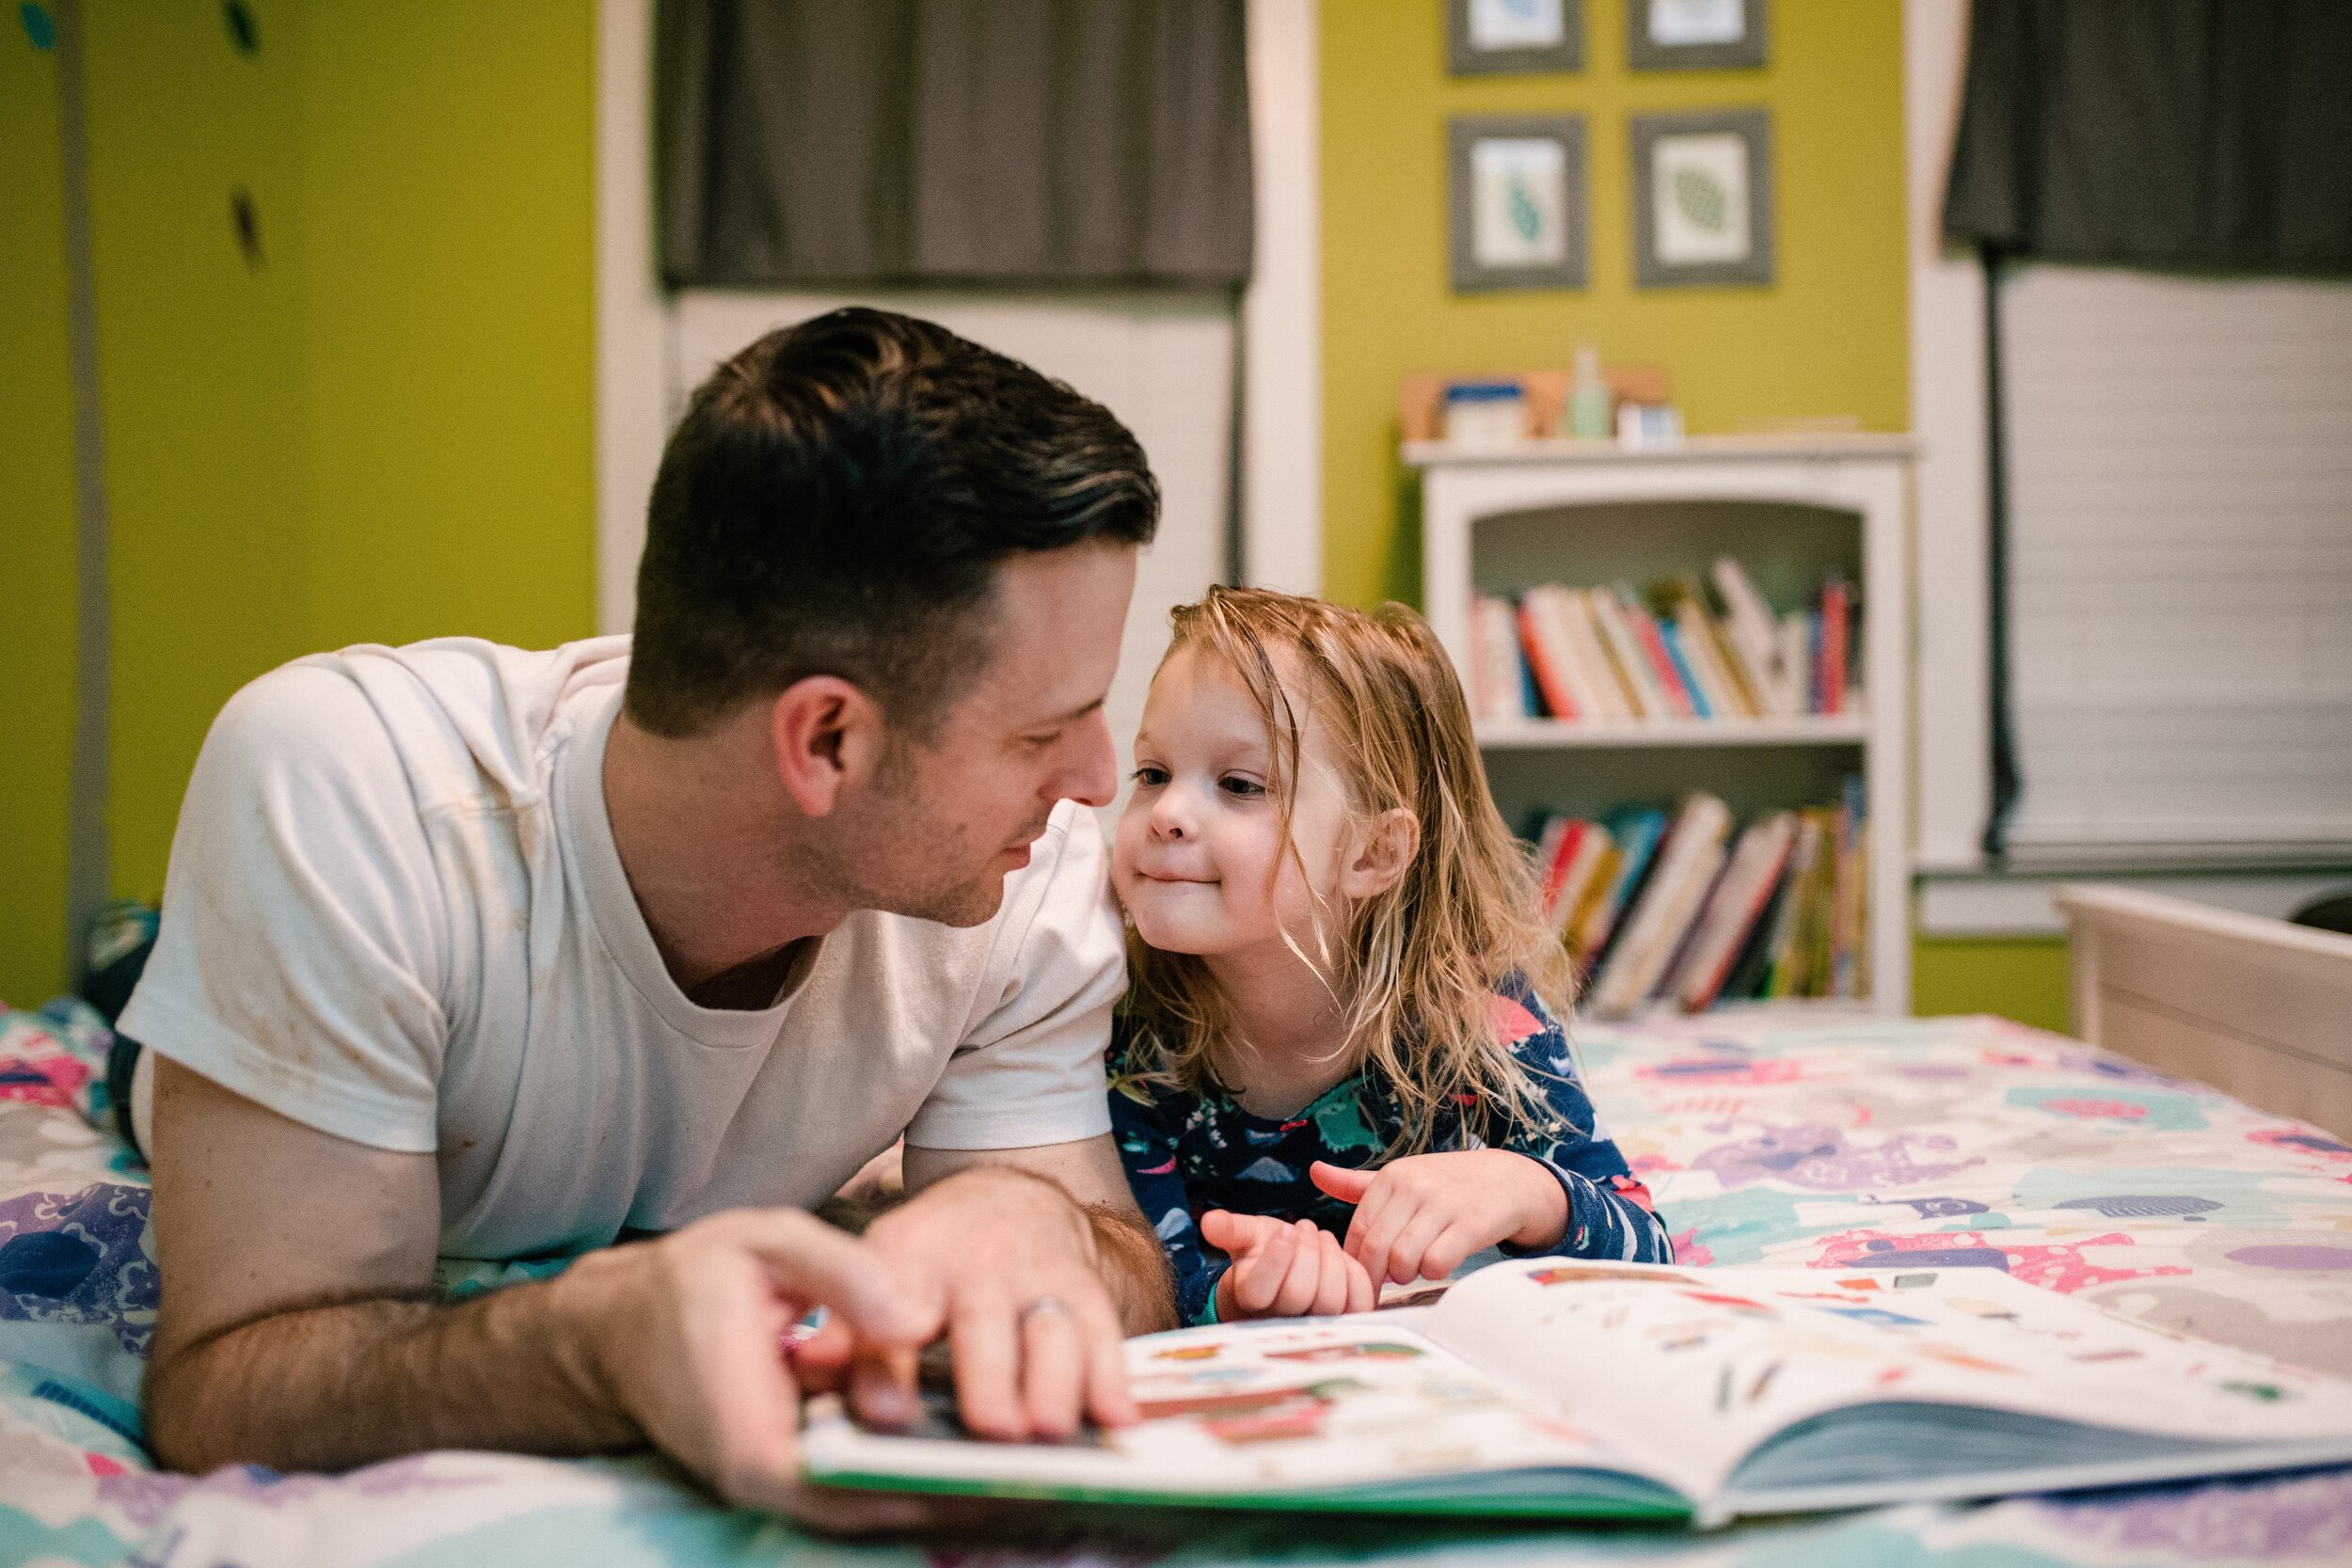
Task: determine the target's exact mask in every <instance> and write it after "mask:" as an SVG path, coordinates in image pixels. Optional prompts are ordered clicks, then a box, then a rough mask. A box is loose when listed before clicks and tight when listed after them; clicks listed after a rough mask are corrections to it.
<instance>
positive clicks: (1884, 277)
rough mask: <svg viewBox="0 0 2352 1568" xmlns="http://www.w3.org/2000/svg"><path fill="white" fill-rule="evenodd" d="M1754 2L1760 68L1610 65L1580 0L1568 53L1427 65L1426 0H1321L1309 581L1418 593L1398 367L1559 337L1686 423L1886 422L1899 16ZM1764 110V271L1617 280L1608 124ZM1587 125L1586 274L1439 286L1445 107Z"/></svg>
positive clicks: (1350, 590)
mask: <svg viewBox="0 0 2352 1568" xmlns="http://www.w3.org/2000/svg"><path fill="white" fill-rule="evenodd" d="M1770 9H1771V15H1772V37H1771V61H1772V63H1771V64H1770V65H1769V66H1767V67H1766V68H1765V69H1763V70H1761V71H1672V72H1664V71H1628V70H1627V69H1626V65H1625V55H1626V40H1625V12H1626V6H1625V4H1624V0H1586V3H1585V5H1584V7H1583V12H1584V19H1585V21H1584V25H1585V61H1586V64H1585V68H1584V69H1583V70H1582V71H1577V72H1571V73H1562V74H1547V75H1529V76H1483V77H1482V76H1469V77H1454V76H1449V75H1447V74H1446V70H1445V31H1444V28H1445V8H1444V5H1443V0H1347V3H1346V4H1344V5H1326V6H1325V7H1323V8H1322V13H1321V15H1322V23H1321V25H1322V52H1323V54H1322V116H1323V123H1322V129H1323V153H1322V157H1323V167H1322V173H1323V342H1324V348H1323V372H1324V505H1325V512H1324V526H1325V546H1324V548H1325V581H1326V583H1327V592H1328V593H1329V594H1331V596H1332V597H1334V598H1338V599H1343V600H1346V601H1349V602H1353V603H1366V602H1370V601H1372V600H1375V599H1377V598H1381V597H1388V596H1396V597H1404V598H1408V599H1409V598H1414V597H1417V595H1418V594H1419V591H1420V582H1421V562H1420V551H1421V541H1420V538H1419V531H1418V524H1417V520H1415V519H1413V518H1412V517H1410V516H1409V515H1408V513H1409V501H1408V498H1407V496H1406V484H1405V476H1404V474H1403V472H1402V470H1401V468H1400V467H1399V466H1398V463H1397V460H1396V442H1397V430H1396V394H1397V381H1398V378H1399V377H1400V376H1402V375H1403V374H1405V373H1406V372H1408V371H1414V370H1430V371H1439V372H1498V371H1511V370H1518V369H1523V368H1530V367H1541V366H1553V367H1563V368H1565V366H1566V365H1567V364H1568V362H1569V360H1570V359H1571V357H1572V356H1573V355H1574V352H1575V348H1576V345H1577V344H1578V343H1580V342H1590V343H1594V344H1596V345H1597V346H1598V347H1599V349H1600V351H1601V356H1602V357H1603V358H1604V359H1606V360H1608V361H1610V362H1611V363H1629V364H1658V365H1663V366H1664V367H1665V368H1666V370H1667V372H1668V373H1669V374H1670V376H1671V377H1672V388H1673V395H1674V399H1675V402H1676V403H1677V404H1679V405H1680V406H1681V408H1682V410H1683V413H1684V416H1685V419H1686V420H1687V421H1688V425H1689V428H1690V429H1691V430H1692V432H1694V433H1695V432H1705V431H1725V430H1729V429H1732V428H1733V427H1735V426H1736V425H1738V424H1739V423H1740V422H1741V421H1742V420H1754V419H1772V418H1780V417H1787V416H1795V415H1829V414H1843V415H1852V416H1854V417H1856V418H1857V419H1859V420H1861V421H1862V423H1863V425H1864V427H1865V428H1867V429H1871V430H1903V429H1906V428H1908V426H1909V420H1910V413H1909V406H1908V401H1907V391H1906V386H1905V376H1906V373H1907V372H1906V357H1905V334H1906V318H1905V315H1904V310H1905V302H1904V278H1905V262H1904V249H1903V154H1902V8H1901V7H1899V6H1898V5H1894V4H1891V3H1890V0H1799V3H1796V4H1783V5H1775V6H1773V7H1772V8H1770ZM1753 104H1764V105H1767V106H1769V107H1770V108H1771V109H1772V149H1773V166H1774V169H1773V193H1774V197H1775V200H1776V204H1777V205H1776V219H1775V225H1776V230H1777V235H1778V244H1777V251H1778V261H1777V275H1776V281H1775V282H1773V283H1772V284H1771V285H1770V286H1767V287H1760V288H1757V287H1750V288H1710V289H1658V290H1637V289H1635V288H1634V287H1633V255H1632V244H1633V240H1632V228H1631V169H1630V162H1629V160H1630V157H1631V154H1630V152H1629V145H1628V133H1627V125H1626V121H1627V117H1628V116H1629V115H1631V114H1635V113H1645V112H1649V111H1653V110H1661V109H1676V108H1701V107H1743V106H1747V105H1753ZM1493 113H1515V114H1517V113H1577V114H1581V115H1583V116H1584V118H1585V155H1586V176H1587V190H1588V193H1589V199H1588V214H1589V223H1588V234H1589V245H1590V249H1589V258H1590V266H1589V277H1590V279H1591V281H1590V284H1589V286H1588V287H1586V288H1583V289H1575V290H1544V291H1530V292H1521V293H1500V294H1485V295H1456V294H1454V293H1452V292H1451V290H1450V289H1449V287H1448V284H1447V260H1446V258H1447V241H1446V210H1447V197H1446V169H1445V138H1446V120H1447V118H1448V117H1449V116H1452V115H1456V114H1493Z"/></svg>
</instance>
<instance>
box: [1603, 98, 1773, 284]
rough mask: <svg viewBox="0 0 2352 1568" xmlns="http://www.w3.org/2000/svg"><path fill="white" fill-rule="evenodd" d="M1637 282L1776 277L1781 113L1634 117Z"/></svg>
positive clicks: (1732, 111) (1765, 280) (1759, 280)
mask: <svg viewBox="0 0 2352 1568" xmlns="http://www.w3.org/2000/svg"><path fill="white" fill-rule="evenodd" d="M1631 139H1632V144H1633V282H1634V286H1635V287H1637V288H1643V289H1671V288H1676V287H1678V286H1681V285H1686V284H1702V285H1703V284H1714V283H1770V282H1771V281H1772V116H1771V114H1770V113H1769V112H1768V111H1766V110H1763V109H1718V110H1712V111H1701V112H1697V113H1692V114H1670V115H1635V116H1634V117H1633V135H1632V138H1631Z"/></svg>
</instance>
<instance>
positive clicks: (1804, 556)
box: [1402, 435, 1915, 1015]
mask: <svg viewBox="0 0 2352 1568" xmlns="http://www.w3.org/2000/svg"><path fill="white" fill-rule="evenodd" d="M1914 452H1915V446H1914V443H1913V442H1912V440H1911V438H1910V437H1909V436H1885V435H1837V436H1820V437H1814V438H1806V439H1795V438H1784V437H1743V436H1716V437H1709V436H1693V437H1692V438H1690V439H1688V440H1686V441H1684V442H1683V443H1681V444H1680V445H1678V446H1674V447H1665V448H1659V449H1653V450H1649V451H1628V450H1626V449H1624V448H1621V447H1619V446H1617V445H1615V444H1614V443H1613V442H1608V441H1546V442H1526V443H1522V444H1520V445H1518V446H1516V447H1512V448H1507V449H1502V450H1499V451H1459V450H1456V449H1454V448H1452V447H1450V446H1447V445H1446V444H1444V443H1442V442H1436V443H1414V444H1411V445H1408V446H1406V448H1405V449H1404V451H1403V454H1402V455H1403V457H1404V460H1405V462H1406V465H1407V466H1408V467H1411V468H1414V469H1416V470H1418V471H1419V473H1420V475H1421V481H1422V583H1423V593H1424V602H1425V605H1426V608H1427V610H1428V613H1429V621H1430V624H1431V626H1433V627H1434V628H1435V629H1436V631H1437V633H1438V640H1439V641H1441V642H1443V643H1444V644H1445V647H1446V650H1447V652H1448V653H1450V654H1451V655H1452V656H1453V657H1454V665H1455V667H1456V668H1457V669H1459V670H1461V671H1463V672H1465V673H1466V675H1467V674H1468V673H1470V672H1471V671H1472V669H1473V659H1472V655H1471V650H1472V647H1473V641H1472V636H1471V628H1470V601H1471V597H1472V595H1473V594H1493V595H1498V596H1503V597H1514V596H1517V595H1518V594H1522V593H1524V592H1525V591H1526V590H1528V589H1530V588H1534V587H1536V586H1538V585H1540V584H1545V583H1555V582H1556V583H1565V584H1569V585H1601V584H1610V583H1618V582H1625V583H1642V582H1646V581H1656V580H1660V579H1664V580H1674V579H1677V578H1682V577H1686V576H1697V575H1701V574H1704V573H1705V572H1706V570H1707V568H1708V563H1709V562H1711V561H1712V560H1713V559H1714V557H1715V556H1717V555H1719V554H1729V555H1731V556H1733V557H1734V558H1735V559H1737V560H1739V561H1740V562H1741V563H1742V565H1743V566H1745V567H1746V568H1747V569H1748V570H1749V571H1750V572H1751V573H1752V574H1753V575H1754V577H1755V579H1756V587H1757V589H1758V590H1759V591H1760V592H1761V593H1762V594H1763V596H1764V597H1765V598H1766V599H1767V600H1769V601H1771V602H1772V607H1773V608H1776V609H1778V610H1787V609H1788V608H1789V607H1790V606H1791V605H1794V604H1802V603H1803V602H1804V593H1805V585H1806V584H1811V585H1812V587H1813V588H1814V589H1815V590H1816V591H1818V586H1819V584H1820V581H1821V580H1822V578H1823V577H1824V576H1825V575H1835V576H1836V577H1837V578H1840V579H1841V580H1844V581H1847V582H1851V583H1852V584H1854V585H1855V587H1856V588H1858V589H1859V591H1860V593H1859V603H1860V605H1861V621H1860V626H1859V628H1858V630H1857V633H1856V637H1855V641H1854V644H1853V647H1852V650H1851V657H1854V658H1855V660H1856V661H1857V663H1858V666H1859V669H1860V672H1861V673H1862V675H1863V677H1864V681H1863V684H1861V685H1860V686H1858V687H1856V688H1852V689H1849V692H1848V704H1849V705H1848V706H1847V708H1846V709H1845V711H1842V712H1839V713H1835V714H1812V715H1803V716H1792V717H1781V718H1765V719H1746V720H1732V719H1722V718H1718V719H1710V720H1692V719H1651V720H1635V721H1626V720H1616V721H1592V720H1582V721H1577V720H1566V721H1563V720H1556V719H1515V720H1494V721H1484V722H1481V723H1480V724H1479V725H1478V728H1477V737H1478V743H1479V746H1480V749H1481V751H1482V753H1483V754H1484V755H1485V757H1486V767H1487V772H1488V775H1489V777H1490V778H1491V779H1492V781H1493V783H1494V787H1495V794H1496V799H1497V800H1498V801H1499V802H1500V803H1502V806H1503V808H1504V810H1505V813H1506V815H1509V814H1515V813H1518V812H1523V811H1527V810H1532V809H1535V808H1543V809H1547V810H1554V811H1559V812H1563V813H1566V814H1568V815H1572V816H1587V817H1591V816H1596V815H1597V814H1598V813H1600V812H1602V811H1604V810H1605V809H1607V808H1609V807H1611V806H1613V805H1614V804H1617V803H1618V802H1621V801H1627V800H1637V801H1644V802H1646V803H1648V804H1652V805H1660V806H1666V805H1670V804H1671V803H1672V802H1673V801H1674V800H1677V799H1679V798H1681V797H1683V796H1684V795H1686V794H1687V793H1689V792H1690V791H1692V790H1702V791H1705V792H1707V793H1709V794H1712V795H1715V796H1717V797H1719V798H1721V799H1722V800H1724V801H1725V802H1726V803H1727V804H1728V805H1729V806H1730V808H1731V810H1732V812H1733V814H1734V816H1735V817H1736V818H1738V819H1740V820H1742V821H1746V820H1754V819H1755V818H1756V817H1757V816H1760V815H1762V814H1766V813H1770V812H1773V811H1777V810H1779V809H1781V808H1784V807H1796V806H1810V805H1817V804H1820V803H1823V802H1826V801H1834V800H1836V799H1837V798H1838V791H1839V787H1840V784H1841V781H1842V780H1843V779H1845V778H1846V777H1849V776H1851V775H1854V774H1860V775H1861V776H1862V778H1863V780H1864V784H1865V788H1866V794H1867V801H1868V821H1869V829H1868V842H1869V860H1868V871H1867V884H1866V886H1865V888H1864V890H1863V892H1864V897H1865V922H1866V924H1865V943H1866V950H1867V967H1868V974H1869V991H1868V995H1867V998H1866V999H1864V1000H1862V1001H1861V1002H1859V1003H1855V1002H1845V1003H1842V1004H1835V1003H1818V1002H1817V1003H1812V1004H1808V1005H1809V1006H1815V1007H1825V1008H1826V1007H1837V1006H1842V1007H1845V1008H1852V1007H1855V1006H1862V1007H1866V1008H1867V1009H1869V1010H1871V1011H1874V1012H1878V1013H1883V1014H1896V1015H1899V1014H1903V1013H1907V1012H1909V1011H1910V1009H1911V829H1910V820H1909V815H1908V814H1909V806H1910V800H1911V794H1912V787H1911V779H1910V773H1909V769H1910V744H1909V738H1908V737H1909V729H1908V726H1909V723H1910V716H1909V713H1908V711H1907V707H1906V699H1907V695H1908V689H1909V684H1910V680H1909V665H1908V662H1907V660H1908V643H1909V638H1910V629H1909V622H1908V619H1907V613H1906V608H1905V607H1906V606H1907V605H1908V603H1909V577H1908V573H1909V570H1910V568H1909V563H1908V544H1909V529H1910V523H1909V515H1908V507H1909V497H1910V492H1911V476H1910V466H1911V460H1912V457H1913V455H1914ZM1465 684H1466V685H1467V684H1470V683H1469V682H1468V681H1467V680H1466V682H1465ZM1637 706H1638V705H1637ZM1515 819H1516V817H1515ZM1735 836H1736V830H1735ZM1776 1005H1786V1004H1776Z"/></svg>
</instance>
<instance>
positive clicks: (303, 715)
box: [206, 637, 628, 809]
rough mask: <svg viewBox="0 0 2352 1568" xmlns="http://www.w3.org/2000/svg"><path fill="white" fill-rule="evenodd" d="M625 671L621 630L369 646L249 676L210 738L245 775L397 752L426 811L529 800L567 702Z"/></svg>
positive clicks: (311, 769)
mask: <svg viewBox="0 0 2352 1568" xmlns="http://www.w3.org/2000/svg"><path fill="white" fill-rule="evenodd" d="M627 672H628V639H627V638H625V637H614V638H599V639H595V640H593V641H586V642H573V643H566V644H564V646H562V647H560V648H554V649H548V650H529V649H521V648H509V647H504V646H501V645H500V644H498V643H494V642H487V641H481V640H479V639H475V638H443V639H438V640H436V641H429V642H417V643H410V644H408V645H406V646H405V647H388V646H384V645H381V644H375V643H360V644H356V645H354V646H351V647H347V648H342V649H338V650H336V651H334V652H332V653H323V654H312V655H310V656H307V657H302V658H298V659H295V660H294V661H293V662H292V663H290V664H284V665H280V666H279V667H278V668H277V669H275V670H272V671H271V672H269V673H267V674H265V675H262V676H261V677H260V678H259V679H256V680H254V681H252V682H250V683H248V684H247V685H246V687H244V688H243V689H241V690H239V691H238V692H237V694H236V695H235V696H233V697H232V698H230V701H229V703H228V705H226V706H225V707H224V708H222V710H221V713H220V717H219V718H218V719H217V720H215V722H214V726H213V733H212V735H211V736H210V737H208V739H207V741H206V747H207V749H208V750H210V751H216V752H220V753H222V755H221V759H220V760H221V761H222V762H223V763H225V764H227V765H228V766H230V768H232V769H233V770H234V771H236V772H238V773H241V774H245V775H247V776H263V777H266V776H269V775H273V774H280V773H284V772H288V771H293V772H296V773H302V774H310V775H318V774H324V775H326V776H329V777H332V776H336V775H339V774H347V773H352V772H356V771H375V770H379V769H381V768H383V767H384V766H385V765H386V764H387V763H388V762H389V761H390V760H393V759H397V761H398V763H399V764H400V768H401V771H403V772H404V773H405V775H406V776H407V780H408V783H409V784H410V785H411V786H412V787H413V788H414V789H415V791H416V794H417V800H418V804H419V806H420V807H421V808H423V809H430V808H431V807H433V806H436V805H448V804H459V803H465V802H468V801H471V800H475V799H477V798H480V797H483V796H485V795H487V796H491V797H496V798H501V799H502V800H509V801H512V800H516V799H518V798H521V799H528V798H532V797H534V796H535V795H536V794H537V792H538V789H539V787H540V785H541V783H542V775H543V771H544V766H543V765H544V753H545V752H546V749H547V744H548V740H549V739H550V738H551V737H552V736H555V735H557V734H559V733H560V725H561V722H562V720H563V716H564V713H565V711H566V710H567V708H568V706H569V705H570V704H571V703H573V702H574V701H575V700H577V699H578V698H580V696H581V695H583V694H585V693H588V692H591V691H593V690H595V689H616V688H617V687H618V686H619V684H620V682H621V681H622V680H623V679H624V678H626V675H627ZM388 752H389V756H388Z"/></svg>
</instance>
